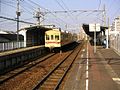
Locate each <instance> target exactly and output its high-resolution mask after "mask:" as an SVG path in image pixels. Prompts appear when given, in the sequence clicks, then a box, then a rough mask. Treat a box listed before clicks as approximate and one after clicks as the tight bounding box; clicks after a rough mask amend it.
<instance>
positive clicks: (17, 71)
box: [0, 53, 55, 85]
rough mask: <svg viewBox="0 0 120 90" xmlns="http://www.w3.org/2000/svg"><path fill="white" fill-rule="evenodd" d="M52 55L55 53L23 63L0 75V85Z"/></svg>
mask: <svg viewBox="0 0 120 90" xmlns="http://www.w3.org/2000/svg"><path fill="white" fill-rule="evenodd" d="M54 55H55V53H52V54H49V55H47V56H46V57H43V58H41V59H37V60H35V61H32V62H29V63H28V64H25V65H23V66H22V67H20V68H17V69H15V70H13V71H10V72H8V73H6V74H4V75H1V76H0V85H1V84H3V83H4V82H7V81H8V80H10V79H12V78H14V77H16V76H17V75H19V74H22V73H23V72H25V71H27V70H28V69H30V68H32V67H34V66H35V65H37V64H39V63H41V62H43V61H45V60H47V59H48V58H50V57H52V56H54Z"/></svg>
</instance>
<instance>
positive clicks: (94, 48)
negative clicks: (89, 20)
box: [94, 23, 96, 53]
mask: <svg viewBox="0 0 120 90" xmlns="http://www.w3.org/2000/svg"><path fill="white" fill-rule="evenodd" d="M94 53H96V23H95V31H94Z"/></svg>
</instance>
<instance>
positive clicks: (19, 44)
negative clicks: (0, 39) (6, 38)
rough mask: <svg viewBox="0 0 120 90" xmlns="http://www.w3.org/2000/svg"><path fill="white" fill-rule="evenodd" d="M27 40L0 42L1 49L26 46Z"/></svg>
mask: <svg viewBox="0 0 120 90" xmlns="http://www.w3.org/2000/svg"><path fill="white" fill-rule="evenodd" d="M24 43H25V42H7V43H0V51H6V50H12V49H17V48H22V47H25V45H24Z"/></svg>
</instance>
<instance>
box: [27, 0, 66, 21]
mask: <svg viewBox="0 0 120 90" xmlns="http://www.w3.org/2000/svg"><path fill="white" fill-rule="evenodd" d="M28 1H30V2H31V3H33V4H34V5H37V6H38V7H40V8H42V9H44V10H46V11H47V12H49V13H51V14H52V15H53V16H54V17H56V18H57V21H58V20H59V21H62V22H64V23H66V22H65V21H63V20H62V19H61V18H59V17H57V16H56V15H54V14H53V13H52V12H51V11H50V10H48V9H46V8H44V7H42V6H40V5H39V4H37V3H35V2H33V1H31V0H28ZM43 13H45V14H47V13H46V12H43Z"/></svg>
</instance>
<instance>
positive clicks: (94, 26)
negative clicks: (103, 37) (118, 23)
mask: <svg viewBox="0 0 120 90" xmlns="http://www.w3.org/2000/svg"><path fill="white" fill-rule="evenodd" d="M89 31H90V32H99V31H100V24H99V23H97V24H95V23H94V24H89Z"/></svg>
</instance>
